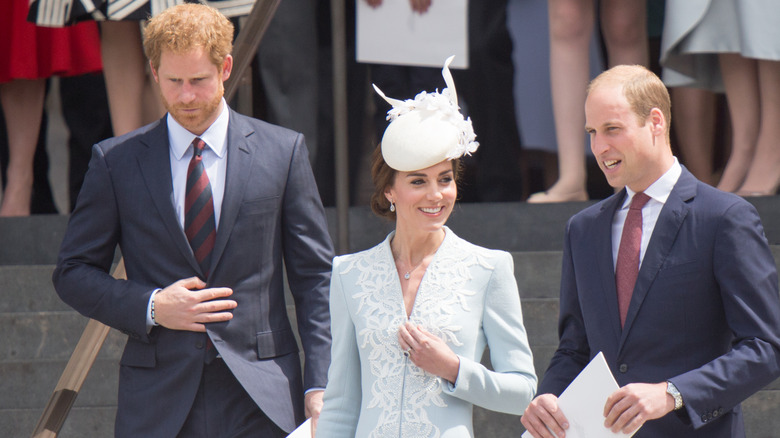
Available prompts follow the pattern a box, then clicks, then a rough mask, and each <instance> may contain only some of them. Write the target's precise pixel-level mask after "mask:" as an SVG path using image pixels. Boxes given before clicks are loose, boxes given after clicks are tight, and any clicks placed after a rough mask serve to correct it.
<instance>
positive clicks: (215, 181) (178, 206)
mask: <svg viewBox="0 0 780 438" xmlns="http://www.w3.org/2000/svg"><path fill="white" fill-rule="evenodd" d="M229 114H230V112H229V111H228V106H227V103H225V99H222V111H221V112H220V114H219V117H217V120H215V121H214V123H212V124H211V126H209V128H208V129H207V130H206V131H205V132H204V133H203V134H202V135H200V136H196V135H195V134H193V133H191V132H190V131H188V130H187V129H185V128H184V127H183V126H181V125H180V124H179V122H177V121H176V120H175V119H174V118H173V117H172V116H171V114H170V113H169V114H168V117H167V118H166V121H167V123H168V144H170V146H171V147H170V149H169V150H170V156H171V177H172V178H173V202H174V208H175V210H176V216H177V217H178V218H179V225H181V227H182V230H183V229H184V198H185V197H186V193H185V192H186V190H187V168H188V167H189V165H190V160H191V159H192V148H191V147H190V145H191V144H192V141H193V140H194V139H195V137H200V139H201V140H203V141H205V142H206V146H207V147H206V148H205V149H204V150H203V166H204V167H205V168H206V174H207V175H208V176H209V183H210V184H211V196H212V197H213V199H214V220H215V222H216V226H217V229H219V216H220V213H221V212H222V197H223V196H224V194H225V174H226V171H227V129H228V118H229Z"/></svg>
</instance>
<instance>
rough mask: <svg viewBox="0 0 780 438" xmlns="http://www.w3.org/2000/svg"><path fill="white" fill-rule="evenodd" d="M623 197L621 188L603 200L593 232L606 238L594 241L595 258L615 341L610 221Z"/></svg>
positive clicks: (617, 328) (617, 326) (617, 325)
mask: <svg viewBox="0 0 780 438" xmlns="http://www.w3.org/2000/svg"><path fill="white" fill-rule="evenodd" d="M625 197H626V191H625V189H623V190H622V191H620V192H619V193H617V194H615V195H614V196H612V197H611V198H609V199H607V200H606V201H605V202H604V204H603V205H602V207H601V212H600V213H599V217H598V219H597V221H596V223H598V227H599V229H598V230H596V231H595V232H594V235H595V236H606V238H604V239H598V241H597V242H596V260H598V265H599V272H598V276H599V279H601V282H602V284H601V288H600V289H599V290H601V291H603V295H602V298H603V300H604V308H606V309H607V318H608V319H609V325H610V327H612V330H613V333H614V335H615V340H616V341H617V340H618V339H620V334H621V330H622V329H621V328H620V313H619V310H618V302H617V286H616V285H615V265H614V260H613V256H612V221H613V218H614V217H615V212H616V211H617V209H618V208H620V206H621V205H623V200H624V199H625Z"/></svg>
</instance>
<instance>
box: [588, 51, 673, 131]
mask: <svg viewBox="0 0 780 438" xmlns="http://www.w3.org/2000/svg"><path fill="white" fill-rule="evenodd" d="M605 83H610V84H621V85H622V86H623V95H624V96H626V100H627V101H628V104H629V105H630V106H631V110H632V111H633V112H634V114H636V116H637V118H638V119H639V125H640V126H644V124H645V120H647V117H649V116H650V111H652V110H653V108H658V109H659V110H660V111H661V113H663V115H664V118H665V119H666V139H667V141H669V130H670V128H671V126H672V102H671V99H670V98H669V90H667V89H666V86H665V85H664V83H663V81H661V79H660V78H659V77H658V76H656V75H655V73H653V72H651V71H650V70H648V69H647V68H646V67H644V66H641V65H618V66H615V67H612V68H611V69H609V70H607V71H605V72H603V73H601V74H600V75H598V76H597V77H596V78H595V79H593V81H591V83H590V85H588V94H590V92H591V91H593V90H594V89H595V88H597V87H599V86H600V85H603V84H605Z"/></svg>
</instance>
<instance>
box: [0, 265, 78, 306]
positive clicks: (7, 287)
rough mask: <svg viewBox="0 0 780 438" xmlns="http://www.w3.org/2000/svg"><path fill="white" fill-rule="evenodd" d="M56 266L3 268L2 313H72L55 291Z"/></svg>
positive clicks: (0, 280) (0, 281)
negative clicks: (53, 273) (53, 279)
mask: <svg viewBox="0 0 780 438" xmlns="http://www.w3.org/2000/svg"><path fill="white" fill-rule="evenodd" d="M53 271H54V265H0V291H3V299H2V300H0V313H11V312H13V313H17V312H41V311H56V310H63V311H65V310H71V309H70V307H68V305H66V304H65V303H63V302H62V301H61V300H60V299H59V297H58V296H57V294H56V293H55V292H54V286H53V285H52V283H51V274H52V272H53Z"/></svg>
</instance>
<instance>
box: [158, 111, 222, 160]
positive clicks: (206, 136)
mask: <svg viewBox="0 0 780 438" xmlns="http://www.w3.org/2000/svg"><path fill="white" fill-rule="evenodd" d="M221 106H222V111H221V112H220V113H219V116H218V117H217V119H216V120H215V121H214V123H212V124H211V126H209V127H208V129H206V131H205V132H204V133H203V134H201V135H200V136H199V137H200V139H201V140H203V141H205V142H206V144H207V145H208V147H209V149H211V150H212V151H214V153H215V154H217V156H218V157H219V158H223V157H224V156H225V149H226V143H227V128H228V119H229V115H230V112H229V111H228V106H227V103H226V102H225V98H222V102H221ZM166 122H167V124H168V140H169V142H170V145H171V151H173V155H174V156H175V157H176V159H177V160H181V159H182V157H183V156H184V154H185V153H186V152H187V149H189V147H190V144H192V140H194V139H195V137H198V136H196V135H195V134H193V133H191V132H190V131H188V130H187V129H186V128H185V127H183V126H181V125H180V124H179V122H177V121H176V119H174V118H173V116H171V114H170V113H168V116H167V117H166Z"/></svg>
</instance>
